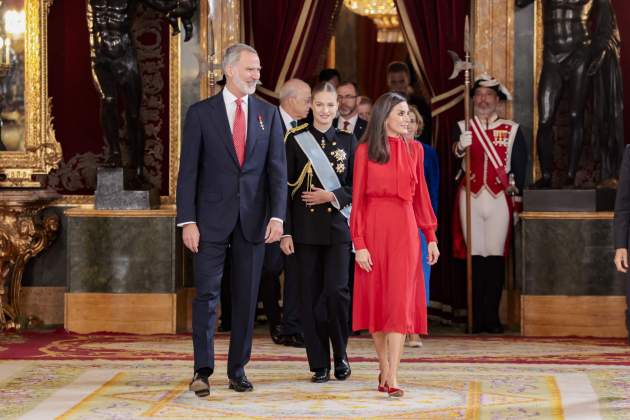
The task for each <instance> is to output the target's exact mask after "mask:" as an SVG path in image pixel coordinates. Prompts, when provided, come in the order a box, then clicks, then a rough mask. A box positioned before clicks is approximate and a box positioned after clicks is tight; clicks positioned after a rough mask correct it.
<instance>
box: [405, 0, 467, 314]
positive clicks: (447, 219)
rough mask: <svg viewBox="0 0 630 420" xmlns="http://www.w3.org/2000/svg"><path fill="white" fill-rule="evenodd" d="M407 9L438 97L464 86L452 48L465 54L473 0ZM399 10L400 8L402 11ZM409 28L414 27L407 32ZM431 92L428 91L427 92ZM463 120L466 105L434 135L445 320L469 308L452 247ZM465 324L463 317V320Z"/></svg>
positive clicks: (445, 116)
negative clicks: (455, 145) (457, 135)
mask: <svg viewBox="0 0 630 420" xmlns="http://www.w3.org/2000/svg"><path fill="white" fill-rule="evenodd" d="M397 4H399V5H400V4H403V5H404V8H405V9H406V11H407V14H408V17H409V20H410V23H411V29H412V32H413V35H414V36H415V38H416V40H417V44H418V47H419V48H420V54H421V55H422V59H423V62H424V66H425V71H426V76H427V78H428V81H429V83H430V84H431V87H432V88H433V91H434V92H433V94H434V95H439V94H441V93H444V92H447V91H449V90H451V89H453V88H455V87H457V86H458V85H461V84H462V83H463V76H461V75H460V77H459V78H458V79H456V80H448V77H449V76H450V74H451V73H452V70H453V63H452V60H451V58H450V57H449V55H448V54H447V53H446V52H447V51H448V50H452V51H455V52H457V53H458V54H459V55H460V57H462V56H463V48H464V21H465V18H466V15H467V14H469V10H470V1H468V0H436V1H417V0H397ZM399 10H400V7H399ZM406 30H409V28H406ZM427 91H428V89H427ZM463 118H464V109H463V105H462V103H460V105H458V106H456V107H454V108H452V109H451V110H449V111H446V112H444V113H442V114H440V116H439V118H437V119H434V122H433V127H434V128H433V131H434V133H435V132H437V145H436V149H437V153H438V156H439V161H440V173H441V183H440V199H439V202H440V203H444V204H443V205H440V208H439V212H438V214H437V216H438V226H439V228H438V242H439V244H440V252H441V257H440V259H439V262H438V263H437V265H436V266H435V267H434V270H433V272H432V274H431V301H432V302H433V301H435V302H439V303H441V304H442V305H440V306H442V307H448V308H452V310H451V311H447V313H443V314H439V315H441V316H444V317H446V318H451V317H453V315H454V313H455V312H459V313H461V311H460V310H461V309H464V308H466V286H465V276H463V277H462V274H463V273H465V271H462V269H461V268H462V267H461V265H460V264H456V263H455V261H456V260H454V259H453V256H452V249H451V243H452V239H451V236H452V235H451V230H450V226H451V217H452V208H453V202H454V197H455V191H456V185H455V183H454V182H452V181H451V180H452V179H453V178H454V175H455V173H456V171H457V169H458V167H459V161H458V160H456V159H455V158H454V156H453V154H452V153H451V142H452V139H451V138H450V135H451V132H452V130H453V128H454V127H455V124H456V123H457V121H459V120H461V119H463ZM459 321H463V319H459Z"/></svg>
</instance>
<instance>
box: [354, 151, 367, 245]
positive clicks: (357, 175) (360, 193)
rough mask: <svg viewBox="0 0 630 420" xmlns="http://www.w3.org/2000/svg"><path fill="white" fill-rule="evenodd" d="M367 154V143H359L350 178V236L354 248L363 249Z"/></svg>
mask: <svg viewBox="0 0 630 420" xmlns="http://www.w3.org/2000/svg"><path fill="white" fill-rule="evenodd" d="M367 163H368V156H367V145H366V144H365V143H362V144H360V145H359V146H358V147H357V150H356V152H355V154H354V170H353V172H354V175H353V180H352V211H351V213H350V236H351V237H352V242H353V243H354V248H355V250H359V249H365V248H366V246H365V240H364V237H363V234H364V232H365V185H366V179H365V178H366V176H367V173H366V170H367Z"/></svg>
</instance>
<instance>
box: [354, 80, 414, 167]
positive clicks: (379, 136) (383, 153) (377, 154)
mask: <svg viewBox="0 0 630 420" xmlns="http://www.w3.org/2000/svg"><path fill="white" fill-rule="evenodd" d="M401 102H407V100H406V99H405V97H404V96H402V95H401V94H399V93H396V92H387V93H385V94H383V95H381V97H380V98H378V99H377V100H376V102H374V106H373V107H372V114H371V117H370V121H369V122H368V126H367V129H366V130H365V134H364V135H363V137H362V138H361V143H367V147H368V158H369V159H370V160H371V161H373V162H377V163H387V162H388V161H389V147H388V144H387V133H386V131H385V120H387V117H388V116H389V114H390V113H391V112H392V109H393V108H394V107H395V106H396V105H398V104H399V103H401Z"/></svg>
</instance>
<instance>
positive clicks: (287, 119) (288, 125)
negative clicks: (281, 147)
mask: <svg viewBox="0 0 630 420" xmlns="http://www.w3.org/2000/svg"><path fill="white" fill-rule="evenodd" d="M278 108H279V109H280V117H282V122H284V126H285V127H286V129H287V130H289V129H290V128H291V123H292V122H293V121H297V120H296V119H295V118H293V117H292V116H290V115H289V113H288V112H287V111H285V110H284V108H282V105H280V106H279V107H278Z"/></svg>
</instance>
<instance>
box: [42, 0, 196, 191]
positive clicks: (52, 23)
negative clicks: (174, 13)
mask: <svg viewBox="0 0 630 420" xmlns="http://www.w3.org/2000/svg"><path fill="white" fill-rule="evenodd" d="M196 29H197V28H195V30H196ZM169 37H170V33H169V27H168V25H167V24H166V22H163V23H162V33H161V39H162V43H161V51H162V57H163V59H164V61H165V63H166V64H168V57H169V56H168V52H169V45H168V42H167V41H168V40H169ZM145 42H147V43H151V42H153V40H146V41H145ZM161 76H162V78H163V80H164V81H165V84H164V87H163V89H162V92H161V100H162V102H163V104H164V107H163V109H162V112H161V115H160V118H161V120H162V124H161V126H160V129H159V134H158V135H159V138H160V139H161V144H162V146H163V147H162V150H159V151H158V153H160V154H161V158H162V168H161V173H162V178H161V185H160V189H161V194H162V195H167V194H168V172H169V169H168V165H169V159H168V152H169V147H168V145H169V118H168V115H169V107H168V103H169V90H168V89H169V86H168V80H169V69H168V65H165V66H164V67H163V68H162V69H161ZM48 92H49V96H50V97H52V104H53V109H52V115H53V118H54V121H53V125H54V128H55V134H56V137H57V140H58V141H59V142H60V143H61V147H62V150H63V157H64V163H63V164H67V165H66V166H65V167H64V168H63V175H62V177H63V178H65V179H66V180H67V179H68V178H76V179H81V180H89V183H90V184H91V185H92V188H89V187H88V188H81V189H73V190H67V189H64V188H63V187H59V186H58V184H57V185H56V188H57V189H58V191H59V192H61V193H63V194H66V195H92V194H93V193H94V190H93V186H94V185H95V176H96V175H95V174H96V167H97V166H99V165H100V164H101V163H102V162H101V160H100V157H98V155H99V154H101V153H102V152H103V147H104V144H105V143H104V139H103V134H102V130H101V128H100V119H99V109H100V104H99V96H98V93H97V90H96V88H95V87H94V82H93V79H92V70H91V66H90V49H89V32H88V28H87V21H86V2H85V1H78V2H69V1H57V2H54V3H53V6H52V8H51V9H50V14H49V16H48ZM144 96H146V93H145V95H144ZM79 155H80V156H81V159H80V161H77V160H76V159H75V160H74V161H73V163H72V164H68V162H71V161H72V159H73V158H74V157H77V156H79ZM63 164H62V165H63ZM60 172H61V171H60ZM53 175H54V171H53ZM79 184H84V183H83V182H79Z"/></svg>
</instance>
